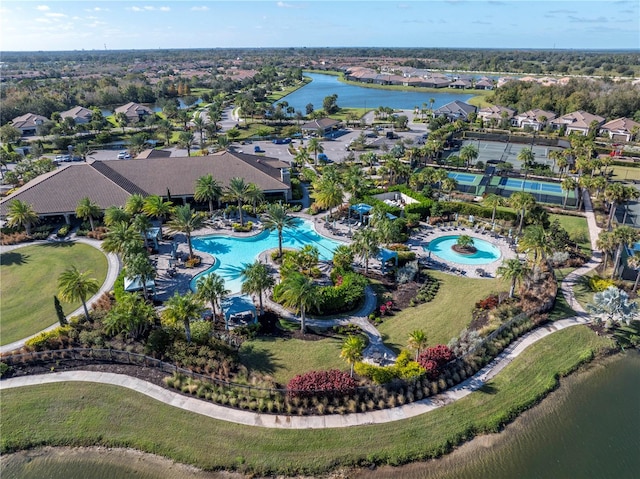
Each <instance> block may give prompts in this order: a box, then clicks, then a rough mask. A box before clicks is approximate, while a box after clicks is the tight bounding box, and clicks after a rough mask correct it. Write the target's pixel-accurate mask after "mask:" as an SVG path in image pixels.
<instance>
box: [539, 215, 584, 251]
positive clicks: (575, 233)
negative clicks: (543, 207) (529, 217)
mask: <svg viewBox="0 0 640 479" xmlns="http://www.w3.org/2000/svg"><path fill="white" fill-rule="evenodd" d="M556 219H557V220H558V221H559V222H560V226H562V227H563V228H564V229H565V230H567V233H569V237H570V238H572V239H579V240H580V241H578V246H579V247H580V249H582V251H584V252H585V253H591V241H590V240H589V225H588V224H587V219H586V218H584V217H582V216H569V215H557V214H550V215H549V221H551V222H553V221H554V220H556Z"/></svg>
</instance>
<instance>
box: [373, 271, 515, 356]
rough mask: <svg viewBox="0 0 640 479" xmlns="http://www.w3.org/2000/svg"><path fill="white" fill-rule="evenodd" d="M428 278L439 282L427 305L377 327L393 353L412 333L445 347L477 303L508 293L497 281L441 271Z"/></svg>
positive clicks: (400, 313)
mask: <svg viewBox="0 0 640 479" xmlns="http://www.w3.org/2000/svg"><path fill="white" fill-rule="evenodd" d="M429 274H430V275H432V276H434V277H435V278H437V279H439V280H440V281H441V283H440V288H439V290H438V294H437V295H436V297H435V298H434V299H433V300H432V301H431V302H429V303H424V304H421V305H418V306H415V307H413V308H412V307H408V308H406V309H404V310H403V311H400V312H398V313H396V314H395V315H394V316H391V317H388V318H387V319H385V321H384V322H383V323H382V324H381V325H380V326H378V331H380V333H381V334H382V339H383V341H384V343H385V344H386V345H387V346H389V347H390V348H392V349H394V350H395V351H400V349H402V348H405V347H406V344H407V339H408V338H409V334H410V333H411V332H412V331H414V330H416V329H423V330H424V331H425V333H427V338H428V340H429V344H430V345H435V344H447V343H448V342H449V341H450V340H451V339H452V338H454V337H457V336H458V335H459V334H460V331H462V330H463V329H464V328H466V327H467V326H469V323H471V311H473V308H474V306H475V303H476V302H477V301H479V300H481V299H483V298H486V297H487V296H488V295H489V294H491V293H497V292H500V291H507V290H508V289H509V288H508V284H507V283H505V282H503V281H502V280H501V279H472V278H464V277H461V276H453V275H450V274H446V273H443V272H441V271H429Z"/></svg>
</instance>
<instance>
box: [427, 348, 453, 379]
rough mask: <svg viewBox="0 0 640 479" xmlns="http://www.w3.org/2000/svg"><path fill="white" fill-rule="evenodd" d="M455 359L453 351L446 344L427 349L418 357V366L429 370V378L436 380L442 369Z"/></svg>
mask: <svg viewBox="0 0 640 479" xmlns="http://www.w3.org/2000/svg"><path fill="white" fill-rule="evenodd" d="M454 358H455V354H453V351H451V349H449V347H448V346H446V345H444V344H438V345H437V346H433V347H431V348H427V349H425V350H424V351H422V352H421V353H420V355H419V356H418V364H420V366H422V367H423V368H425V369H426V370H427V377H429V379H435V378H437V377H438V374H439V373H440V368H441V367H442V366H444V365H445V364H447V363H448V362H449V361H451V360H452V359H454Z"/></svg>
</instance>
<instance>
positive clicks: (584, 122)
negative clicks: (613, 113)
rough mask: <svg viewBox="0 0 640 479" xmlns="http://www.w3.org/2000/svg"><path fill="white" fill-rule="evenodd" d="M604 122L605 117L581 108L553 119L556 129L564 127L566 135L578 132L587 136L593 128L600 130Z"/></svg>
mask: <svg viewBox="0 0 640 479" xmlns="http://www.w3.org/2000/svg"><path fill="white" fill-rule="evenodd" d="M604 122H605V119H604V118H603V117H601V116H598V115H592V114H591V113H588V112H586V111H582V110H579V111H574V112H572V113H567V114H566V115H562V116H561V117H560V118H556V119H554V120H551V125H552V126H553V128H554V129H556V130H560V129H564V131H565V135H570V134H572V133H577V134H579V135H585V136H586V135H588V134H589V130H590V129H592V128H595V131H598V130H599V129H600V127H601V126H602V125H603V124H604Z"/></svg>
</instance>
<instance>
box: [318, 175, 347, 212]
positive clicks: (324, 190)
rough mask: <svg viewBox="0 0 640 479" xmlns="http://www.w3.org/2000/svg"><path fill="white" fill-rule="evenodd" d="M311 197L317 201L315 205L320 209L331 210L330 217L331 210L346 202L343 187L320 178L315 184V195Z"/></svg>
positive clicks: (335, 182)
mask: <svg viewBox="0 0 640 479" xmlns="http://www.w3.org/2000/svg"><path fill="white" fill-rule="evenodd" d="M311 197H312V198H313V199H314V200H315V204H316V205H317V206H318V207H319V208H326V209H328V210H329V215H328V217H327V219H328V218H329V216H331V210H332V209H333V208H334V207H335V206H339V205H341V204H342V202H343V201H344V190H343V189H342V185H340V183H338V182H337V181H330V180H329V179H326V178H319V179H318V180H316V181H315V182H314V183H313V193H311Z"/></svg>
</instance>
